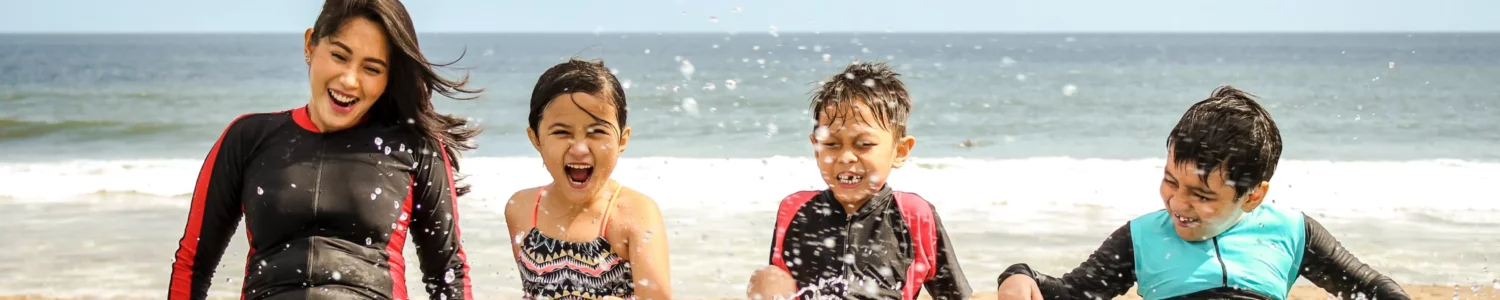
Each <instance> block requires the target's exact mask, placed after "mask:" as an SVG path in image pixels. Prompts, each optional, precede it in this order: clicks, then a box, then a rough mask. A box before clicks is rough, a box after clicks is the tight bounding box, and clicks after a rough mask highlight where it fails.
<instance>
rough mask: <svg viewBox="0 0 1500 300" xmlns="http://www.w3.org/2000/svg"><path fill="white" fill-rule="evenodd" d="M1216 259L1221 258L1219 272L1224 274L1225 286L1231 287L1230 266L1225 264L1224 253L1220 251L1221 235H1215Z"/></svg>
mask: <svg viewBox="0 0 1500 300" xmlns="http://www.w3.org/2000/svg"><path fill="white" fill-rule="evenodd" d="M1214 259H1218V260H1219V272H1220V273H1223V274H1224V287H1229V266H1225V265H1224V254H1222V253H1219V237H1217V236H1216V237H1214Z"/></svg>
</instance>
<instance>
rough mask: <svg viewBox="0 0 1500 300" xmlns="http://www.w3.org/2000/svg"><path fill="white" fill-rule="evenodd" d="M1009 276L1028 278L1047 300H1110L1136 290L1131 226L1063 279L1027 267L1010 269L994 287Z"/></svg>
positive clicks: (1117, 233)
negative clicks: (1134, 288) (1033, 280)
mask: <svg viewBox="0 0 1500 300" xmlns="http://www.w3.org/2000/svg"><path fill="white" fill-rule="evenodd" d="M1011 275H1022V276H1030V277H1031V278H1032V279H1035V280H1036V285H1037V287H1038V288H1040V289H1041V290H1042V296H1043V297H1045V298H1047V299H1111V298H1114V297H1118V296H1120V295H1124V294H1125V292H1126V291H1129V290H1130V287H1131V286H1135V245H1134V244H1133V243H1132V242H1131V241H1130V223H1126V224H1125V226H1121V227H1120V229H1116V230H1115V232H1114V233H1113V234H1110V235H1109V238H1107V239H1105V240H1104V244H1102V245H1099V249H1098V250H1094V254H1090V255H1089V259H1088V260H1086V261H1084V262H1083V263H1082V264H1079V265H1078V267H1077V268H1074V269H1073V271H1072V272H1068V273H1067V274H1064V275H1063V276H1062V278H1057V277H1052V276H1048V275H1046V274H1042V273H1039V272H1036V271H1032V270H1031V267H1030V266H1027V265H1026V264H1015V265H1011V266H1010V268H1007V269H1005V273H1001V274H1000V278H999V279H998V280H997V281H996V284H1000V283H1004V282H1005V278H1006V277H1010V276H1011Z"/></svg>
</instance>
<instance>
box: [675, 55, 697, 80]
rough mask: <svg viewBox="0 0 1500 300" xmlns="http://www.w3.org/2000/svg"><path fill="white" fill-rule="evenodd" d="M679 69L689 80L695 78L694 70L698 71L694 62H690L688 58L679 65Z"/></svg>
mask: <svg viewBox="0 0 1500 300" xmlns="http://www.w3.org/2000/svg"><path fill="white" fill-rule="evenodd" d="M677 71H678V72H682V77H686V78H687V79H688V80H693V72H696V71H697V68H694V67H693V62H690V61H688V60H687V59H682V66H679V67H677Z"/></svg>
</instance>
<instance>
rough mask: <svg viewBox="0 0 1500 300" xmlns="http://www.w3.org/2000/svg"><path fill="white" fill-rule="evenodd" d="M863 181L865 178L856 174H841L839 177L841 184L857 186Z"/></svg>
mask: <svg viewBox="0 0 1500 300" xmlns="http://www.w3.org/2000/svg"><path fill="white" fill-rule="evenodd" d="M862 179H864V176H859V175H854V174H839V177H838V180H839V183H842V184H855V183H859V181H860V180H862Z"/></svg>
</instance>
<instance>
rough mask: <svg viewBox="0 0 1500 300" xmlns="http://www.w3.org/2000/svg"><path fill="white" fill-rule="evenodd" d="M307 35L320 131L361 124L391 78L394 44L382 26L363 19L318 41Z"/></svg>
mask: <svg viewBox="0 0 1500 300" xmlns="http://www.w3.org/2000/svg"><path fill="white" fill-rule="evenodd" d="M312 33H313V31H312V29H308V30H307V33H305V34H304V35H303V39H304V41H305V45H306V46H305V47H304V49H303V54H304V55H306V56H307V59H308V62H307V67H308V77H309V79H311V82H310V85H311V86H312V99H311V100H309V101H308V103H307V109H308V112H309V114H311V117H312V121H313V124H314V125H317V126H318V129H319V130H321V131H323V132H333V131H339V130H344V129H347V128H349V127H353V126H354V125H355V124H358V123H359V121H360V120H361V119H363V118H364V116H365V113H366V112H369V111H370V107H371V106H373V105H375V101H376V100H378V99H380V95H381V94H383V93H385V84H386V81H387V80H388V79H389V78H390V75H388V71H389V70H390V54H389V53H390V44H389V43H387V42H386V35H385V31H384V30H383V29H381V27H380V25H378V24H375V22H372V21H370V20H369V19H366V18H362V17H355V18H350V19H349V20H348V21H345V22H344V24H343V25H342V26H341V27H340V28H339V29H338V30H337V31H336V32H335V33H334V34H333V35H330V36H327V37H324V38H322V39H318V40H313V39H312Z"/></svg>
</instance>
